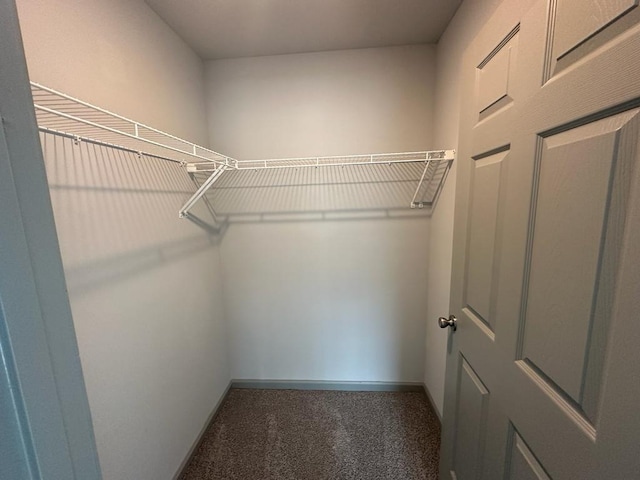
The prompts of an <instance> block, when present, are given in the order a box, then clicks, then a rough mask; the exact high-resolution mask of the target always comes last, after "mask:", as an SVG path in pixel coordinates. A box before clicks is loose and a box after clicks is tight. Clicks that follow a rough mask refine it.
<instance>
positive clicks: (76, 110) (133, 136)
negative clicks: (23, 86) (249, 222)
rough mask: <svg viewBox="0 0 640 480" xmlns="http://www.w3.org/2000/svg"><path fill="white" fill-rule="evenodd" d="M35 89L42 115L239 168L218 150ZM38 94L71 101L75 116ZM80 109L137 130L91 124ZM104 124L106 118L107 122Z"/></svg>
mask: <svg viewBox="0 0 640 480" xmlns="http://www.w3.org/2000/svg"><path fill="white" fill-rule="evenodd" d="M31 86H32V89H33V88H35V89H36V91H35V92H34V93H35V94H34V107H35V108H36V110H41V111H44V112H47V113H49V114H52V115H58V116H60V117H63V118H66V119H68V120H71V121H75V122H79V123H82V124H85V125H89V126H91V127H94V128H100V129H102V130H106V131H108V132H110V133H114V134H117V135H122V136H124V137H127V138H129V139H132V140H138V141H141V142H145V143H148V144H150V145H154V146H156V147H160V148H165V149H168V150H171V151H174V152H176V153H182V154H186V155H189V156H190V157H195V158H198V159H201V160H203V161H205V162H211V163H216V164H219V165H223V164H224V165H227V166H229V167H231V168H235V164H236V162H237V160H236V159H234V158H232V157H229V156H228V155H224V154H221V153H218V152H216V151H214V150H210V149H208V148H204V147H201V146H200V145H196V144H194V143H192V142H188V141H186V140H183V139H181V138H179V137H176V136H175V135H171V134H169V133H166V132H163V131H161V130H158V129H156V128H153V127H149V126H147V125H145V124H142V123H140V122H136V121H134V120H131V119H129V118H126V117H123V116H122V115H118V114H117V113H114V112H111V111H109V110H106V109H104V108H101V107H98V106H96V105H92V104H90V103H88V102H85V101H83V100H79V99H77V98H75V97H72V96H71V95H67V94H65V93H62V92H59V91H57V90H55V89H53V88H49V87H45V86H44V85H41V84H39V83H36V82H31ZM38 90H39V91H42V92H47V93H49V94H51V95H55V96H57V97H60V98H62V99H64V100H67V101H68V102H70V103H67V104H65V105H64V106H63V107H64V109H66V110H70V111H71V112H74V113H75V114H70V113H65V112H63V111H61V110H60V109H59V107H60V104H59V99H56V98H46V97H43V96H41V95H38V93H39V92H38ZM46 105H49V106H46ZM51 106H53V107H56V106H57V107H58V108H50V107H51ZM79 106H82V107H86V108H88V109H90V110H91V111H93V112H92V113H93V114H94V116H95V113H96V112H99V113H101V114H104V115H107V116H109V117H111V120H112V121H113V120H118V121H119V122H124V123H125V124H127V125H128V126H129V127H131V128H132V129H133V134H132V133H128V132H125V131H122V130H120V129H117V128H113V127H110V126H108V125H104V123H106V122H102V123H99V122H97V121H93V120H89V119H87V118H82V117H80V116H79V115H80V113H82V114H84V115H88V114H87V112H86V110H82V111H81V110H79V108H80V107H79ZM103 120H104V118H103ZM141 129H142V130H145V131H148V132H150V135H154V136H156V137H162V138H164V139H170V140H173V141H174V142H178V143H180V144H183V145H186V146H188V147H189V150H190V151H189V150H182V149H180V148H176V147H172V146H170V145H167V144H164V143H160V142H157V141H154V140H151V139H149V138H145V137H143V136H141V135H140V130H141ZM65 133H70V132H65ZM107 143H109V142H107ZM112 145H114V144H112ZM198 150H200V151H202V152H204V153H207V154H210V155H212V156H215V157H219V158H221V159H222V160H216V159H212V158H208V157H205V156H203V155H200V154H198V153H197V151H198ZM145 153H146V152H145ZM178 161H179V160H178Z"/></svg>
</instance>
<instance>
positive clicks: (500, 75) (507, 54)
mask: <svg viewBox="0 0 640 480" xmlns="http://www.w3.org/2000/svg"><path fill="white" fill-rule="evenodd" d="M517 54H518V30H517V29H514V30H512V31H511V32H510V33H509V35H507V37H506V38H505V39H504V40H502V42H500V43H499V44H498V45H497V46H496V47H495V48H494V49H493V50H492V51H491V52H490V53H489V54H488V55H487V56H486V57H485V58H484V59H483V60H482V62H480V64H479V65H478V71H477V85H478V86H477V88H478V91H477V108H478V115H479V119H480V120H482V119H484V118H486V117H487V116H489V115H491V114H492V113H494V112H496V111H498V110H500V109H501V108H503V107H505V106H506V105H508V104H510V103H511V102H512V101H513V91H512V80H511V77H512V75H513V70H514V68H515V64H516V57H517Z"/></svg>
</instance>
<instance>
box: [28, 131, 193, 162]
mask: <svg viewBox="0 0 640 480" xmlns="http://www.w3.org/2000/svg"><path fill="white" fill-rule="evenodd" d="M38 130H39V131H41V132H42V133H49V134H51V135H56V136H58V137H64V138H70V139H72V140H73V141H74V142H82V143H90V144H92V145H98V146H101V147H108V148H113V149H116V150H121V151H123V152H128V153H135V154H136V155H138V156H141V157H149V158H157V159H158V160H166V161H167V162H171V163H177V164H178V165H184V162H181V161H180V160H175V159H173V158H169V157H163V156H162V155H156V154H154V153H147V152H141V151H139V150H134V149H132V148H127V147H121V146H120V145H115V144H113V143H109V142H103V141H101V140H94V139H92V138H87V137H82V136H80V135H73V134H71V133H65V132H60V131H58V130H54V129H52V128H47V127H38Z"/></svg>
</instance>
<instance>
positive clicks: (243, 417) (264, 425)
mask: <svg viewBox="0 0 640 480" xmlns="http://www.w3.org/2000/svg"><path fill="white" fill-rule="evenodd" d="M439 448H440V426H439V423H438V420H437V417H436V415H435V413H434V412H433V410H432V409H431V406H430V404H429V402H428V400H427V398H426V397H425V395H424V394H423V393H395V392H394V393H391V392H336V391H299V390H249V389H233V390H231V391H230V392H229V395H228V397H227V400H226V401H225V403H224V404H223V405H222V407H221V408H220V411H219V413H218V416H217V417H216V419H215V421H214V422H213V423H212V425H211V426H210V428H209V430H208V431H207V433H206V434H205V437H204V440H203V442H202V444H201V445H200V448H199V449H198V451H197V452H196V454H195V456H194V458H193V460H192V462H191V464H190V465H189V466H188V467H187V469H186V471H185V472H184V474H183V476H182V477H181V480H212V479H216V480H218V479H224V480H236V479H237V480H276V479H277V480H347V479H348V480H356V479H357V480H383V479H384V480H396V479H397V480H401V479H402V480H413V479H421V480H426V479H429V480H430V479H437V478H438V460H439Z"/></svg>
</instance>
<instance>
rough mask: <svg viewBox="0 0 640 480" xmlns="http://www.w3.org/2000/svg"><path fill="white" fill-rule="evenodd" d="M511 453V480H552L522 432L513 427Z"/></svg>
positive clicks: (509, 472)
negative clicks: (522, 435) (521, 434)
mask: <svg viewBox="0 0 640 480" xmlns="http://www.w3.org/2000/svg"><path fill="white" fill-rule="evenodd" d="M511 432H512V437H511V442H510V444H511V454H510V456H509V457H508V459H509V460H508V462H509V470H508V475H507V478H508V479H509V480H551V477H549V475H547V472H546V471H545V469H544V468H543V466H542V465H541V464H540V462H539V461H538V459H537V458H536V456H535V455H534V454H533V452H532V451H531V449H530V448H529V446H528V445H527V444H526V443H525V441H524V440H523V439H522V437H521V436H520V434H519V433H518V432H517V431H516V430H515V429H513V427H511Z"/></svg>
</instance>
